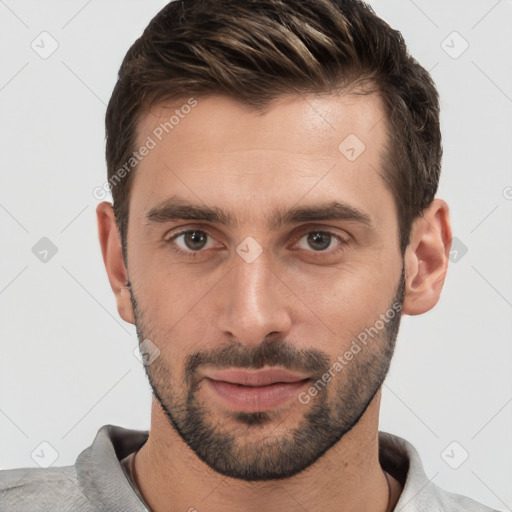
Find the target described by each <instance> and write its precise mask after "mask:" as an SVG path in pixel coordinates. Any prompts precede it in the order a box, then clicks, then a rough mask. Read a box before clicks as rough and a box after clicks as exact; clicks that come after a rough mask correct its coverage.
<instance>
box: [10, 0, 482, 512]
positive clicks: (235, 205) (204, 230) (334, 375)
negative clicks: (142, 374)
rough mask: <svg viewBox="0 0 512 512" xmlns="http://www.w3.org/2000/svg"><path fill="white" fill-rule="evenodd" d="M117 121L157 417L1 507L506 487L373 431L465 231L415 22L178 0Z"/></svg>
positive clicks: (98, 443) (353, 503)
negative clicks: (458, 235)
mask: <svg viewBox="0 0 512 512" xmlns="http://www.w3.org/2000/svg"><path fill="white" fill-rule="evenodd" d="M106 132H107V148H106V156H107V166H108V175H109V186H110V188H111V191H112V195H113V205H112V204H110V203H108V202H102V203H101V204H99V205H98V207H97V216H98V227H99V238H100V244H101V248H102V253H103V258H104V262H105V266H106V270H107V274H108V278H109V281H110V284H111V286H112V289H113V291H114V294H115V297H116V301H117V307H118V311H119V314H120V316H121V317H122V318H123V319H124V320H125V321H127V322H130V323H133V324H134V325H135V326H136V329H137V334H138V337H139V341H140V346H141V351H142V352H143V355H144V363H145V368H146V372H147V375H148V379H149V382H150V385H151V387H152V390H153V395H154V399H153V404H152V416H151V429H150V432H149V433H148V432H139V431H133V430H127V429H123V428H121V427H116V426H112V425H106V426H104V427H102V428H101V429H100V431H99V432H98V435H97V437H96V439H95V441H94V443H93V444H92V446H90V447H89V448H87V449H86V450H84V451H83V452H82V453H81V454H80V456H79V457H78V459H77V462H76V464H75V465H74V466H70V467H65V468H53V469H46V470H42V469H38V470H35V469H30V470H27V469H25V470H22V469H20V470H11V471H5V472H3V473H1V477H0V482H1V487H0V488H1V490H2V495H1V496H2V498H1V500H2V502H1V503H2V510H13V511H29V510H31V511H32V510H48V511H50V510H51V511H60V510H62V511H64V510H66V511H67V510H73V511H95V510H108V511H111V510H120V511H121V510H122V511H143V510H152V511H154V512H165V511H174V510H176V511H180V510H183V511H186V510H188V511H196V510H197V511H199V512H201V511H208V512H217V511H223V512H226V511H232V510H233V511H234V510H247V511H279V512H282V511H285V512H286V511H292V510H293V511H295V510H307V511H310V512H313V511H320V510H322V511H325V510H333V511H334V510H336V511H344V512H349V511H362V510H364V511H372V512H380V511H382V512H383V511H390V510H405V511H420V510H421V511H426V510H428V511H441V510H450V511H456V510H460V511H463V510H464V511H488V510H491V509H489V508H487V507H485V506H483V505H480V504H478V503H476V502H475V501H473V500H471V499H469V498H466V497H463V496H459V495H455V494H452V493H449V492H446V491H444V490H442V489H441V488H439V487H437V486H435V485H434V484H432V483H429V482H428V479H427V478H426V476H425V474H424V472H423V469H422V466H421V462H420V460H419V457H418V454H417V452H416V451H415V449H414V448H413V447H412V446H411V445H410V444H409V443H408V442H407V441H405V440H403V439H400V438H398V437H396V436H393V435H391V434H386V433H383V432H379V431H378V418H379V404H380V397H381V386H382V383H383V381H384V379H385V377H386V374H387V372H388V369H389V365H390V361H391V358H392V355H393V351H394V346H395V339H396V336H397V333H398V328H399V323H400V317H401V314H402V313H404V314H408V315H418V314H422V313H425V312H426V311H429V310H430V309H431V308H432V307H434V306H435V304H436V303H437V301H438V299H439V296H440V294H441V290H442V287H443V283H444V279H445V275H446V271H447V264H448V254H449V249H450V244H451V228H450V222H449V213H448V206H447V204H446V203H445V202H444V201H442V200H441V199H437V198H435V194H436V190H437V185H438V181H439V172H440V160H441V153H442V150H441V136H440V132H439V107H438V96H437V92H436V89H435V86H434V84H433V83H432V80H431V78H430V76H429V74H428V73H427V72H426V71H425V70H424V69H423V68H422V67H421V66H420V65H419V64H418V63H417V62H416V61H415V60H414V59H413V58H412V57H410V56H409V55H408V53H407V50H406V47H405V44H404V42H403V40H402V38H401V36H400V34H399V33H398V32H396V31H394V30H392V29H391V28H390V27H389V26H388V25H387V24H385V23H384V22H383V21H382V20H380V19H379V18H378V17H376V16H375V14H374V13H373V11H372V10H371V9H370V8H369V7H367V6H365V5H364V4H363V3H360V2H358V1H355V0H307V1H306V0H305V1H301V2H298V1H291V0H288V1H286V2H281V1H279V0H258V1H255V0H246V1H241V0H236V1H235V0H225V1H222V2H219V1H213V0H202V1H199V0H197V1H196V0H183V1H181V2H180V1H174V2H171V3H170V4H168V5H167V6H166V7H165V8H164V9H163V10H162V11H161V12H160V13H159V14H158V15H157V16H156V17H155V18H154V19H153V20H152V22H151V23H150V24H149V26H148V27H147V29H146V30H145V32H144V34H143V35H142V37H141V38H140V39H139V40H137V41H136V42H135V44H134V45H133V46H132V47H131V48H130V50H129V51H128V53H127V55H126V57H125V59H124V62H123V64H122V66H121V69H120V72H119V79H118V82H117V84H116V87H115V89H114V92H113V95H112V98H111V100H110V103H109V105H108V109H107V116H106Z"/></svg>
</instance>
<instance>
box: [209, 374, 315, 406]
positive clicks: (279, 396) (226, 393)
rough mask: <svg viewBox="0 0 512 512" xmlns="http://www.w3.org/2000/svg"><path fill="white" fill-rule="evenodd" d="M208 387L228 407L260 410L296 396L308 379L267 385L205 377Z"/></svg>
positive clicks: (280, 403) (281, 403) (278, 404)
mask: <svg viewBox="0 0 512 512" xmlns="http://www.w3.org/2000/svg"><path fill="white" fill-rule="evenodd" d="M205 381H206V383H207V384H208V386H209V388H210V389H211V390H212V391H213V392H214V393H215V394H216V395H217V396H218V397H219V398H220V399H221V400H222V401H223V402H224V403H225V404H227V405H228V407H229V408H230V409H234V410H237V411H244V412H261V411H267V410H269V409H274V408H276V407H279V406H280V405H283V404H284V403H286V402H288V401H289V400H290V399H292V398H297V395H298V393H299V392H300V390H301V389H302V388H303V387H304V386H305V385H306V384H307V383H308V381H309V379H306V380H301V381H298V382H277V383H275V384H270V385H268V386H255V387H251V386H242V385H239V384H231V383H229V382H224V381H220V380H212V379H209V378H205Z"/></svg>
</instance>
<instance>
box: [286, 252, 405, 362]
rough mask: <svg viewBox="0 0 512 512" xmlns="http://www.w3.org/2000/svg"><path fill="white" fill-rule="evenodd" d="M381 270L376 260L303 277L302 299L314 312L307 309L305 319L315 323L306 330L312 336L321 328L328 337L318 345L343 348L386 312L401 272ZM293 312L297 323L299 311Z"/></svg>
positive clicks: (301, 282)
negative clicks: (324, 274) (323, 342)
mask: <svg viewBox="0 0 512 512" xmlns="http://www.w3.org/2000/svg"><path fill="white" fill-rule="evenodd" d="M382 269H383V265H382V262H381V263H378V262H375V264H374V265H364V266H362V265H361V266H360V267H358V266H357V265H352V266H350V267H348V266H347V267H344V268H343V269H334V272H333V273H331V274H329V275H328V277H325V278H324V279H322V280H319V279H309V278H308V277H307V276H304V275H303V276H302V278H301V281H300V288H299V289H300V290H301V299H302V301H303V304H305V305H306V306H307V307H308V308H309V310H310V311H313V312H314V313H315V315H314V316H311V314H310V313H309V312H308V315H307V318H309V319H310V320H309V321H310V322H312V323H313V324H314V325H310V326H309V327H308V328H307V329H308V331H309V333H310V335H311V334H312V333H314V332H315V330H317V329H318V328H319V327H320V329H321V330H322V332H324V333H325V336H326V337H327V338H328V339H329V340H330V341H329V344H328V345H325V346H324V347H319V348H323V349H324V350H326V351H327V352H328V353H332V352H333V351H334V350H338V351H340V350H342V349H344V347H346V346H347V345H350V342H351V340H352V338H354V337H357V335H358V334H359V333H360V332H362V331H364V329H365V328H367V327H370V326H372V325H374V324H375V322H376V321H377V320H378V319H379V318H380V315H381V314H385V313H386V312H387V311H388V309H389V308H390V306H391V302H392V300H393V298H394V293H395V291H396V287H397V285H398V283H399V276H400V272H399V271H398V270H397V271H395V269H394V268H393V267H391V268H390V270H388V271H387V272H384V271H383V270H382ZM395 274H396V279H395ZM322 281H323V283H322ZM319 290H322V291H321V292H320V291H319ZM302 311H304V306H303V307H302ZM296 315H297V316H296V321H297V322H299V323H300V322H301V319H300V311H298V310H297V311H296ZM317 339H318V333H317ZM334 347H337V348H336V349H334Z"/></svg>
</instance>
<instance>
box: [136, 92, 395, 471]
mask: <svg viewBox="0 0 512 512" xmlns="http://www.w3.org/2000/svg"><path fill="white" fill-rule="evenodd" d="M194 101H195V102H196V104H195V105H194V106H193V108H184V107H183V105H187V104H192V103H191V102H188V103H187V100H186V99H185V100H184V101H183V102H182V103H179V104H176V105H175V104H173V105H172V108H163V107H162V106H160V108H157V109H154V110H153V111H152V112H151V113H150V114H148V115H147V116H146V117H144V118H143V119H142V120H141V123H140V126H139V133H138V136H139V137H138V138H139V143H140V146H142V145H143V144H146V143H147V141H149V139H148V137H149V138H151V139H152V140H153V141H154V143H155V144H154V146H153V144H152V143H150V144H149V145H151V146H153V147H152V148H151V150H150V151H149V152H148V154H147V156H145V157H144V158H143V160H142V161H141V162H140V163H139V167H138V169H137V171H136V174H135V176H134V181H133V185H132V191H131V197H130V211H129V224H128V243H127V247H128V259H127V271H128V275H129V280H130V283H131V289H130V291H131V297H130V298H131V304H132V308H133V314H134V319H135V324H136V327H137V333H138V336H139V340H140V342H143V341H144V340H149V341H145V344H146V346H149V347H151V350H154V351H155V353H158V352H156V349H158V350H159V355H158V357H156V359H154V361H152V362H151V364H149V365H147V366H146V371H147V375H148V378H149V381H150V384H151V386H152V389H153V392H154V396H155V398H156V399H157V400H158V401H159V403H160V405H161V407H162V409H163V411H164V412H165V414H166V417H167V418H168V420H169V422H170V423H171V425H172V426H173V428H174V429H175V430H176V431H177V432H178V433H179V434H180V435H181V437H182V438H183V440H184V441H185V442H186V443H187V444H188V446H189V447H190V448H191V449H192V450H193V451H194V452H195V453H196V454H197V456H198V457H199V458H200V459H202V460H203V461H204V462H205V463H206V464H208V465H209V466H210V467H211V468H213V469H214V470H216V471H218V472H219V473H222V474H224V475H227V476H230V477H235V478H241V479H245V480H266V479H276V478H284V477H289V476H292V475H294V474H297V473H298V472H300V471H302V470H304V469H305V468H307V467H308V466H310V465H311V464H313V463H314V462H315V461H316V460H317V459H318V458H319V457H321V456H322V455H323V454H324V453H325V452H326V451H327V450H328V449H329V448H331V447H332V446H333V445H335V444H336V443H337V442H338V441H339V440H340V439H341V438H342V437H343V436H344V435H345V434H346V433H347V432H349V431H350V430H351V429H352V428H353V427H354V426H355V425H356V424H357V422H358V420H359V419H360V418H361V417H362V415H363V414H364V413H365V411H366V410H367V407H368V406H369V404H370V403H371V401H372V399H373V397H374V396H375V394H376V393H377V391H378V390H379V388H380V386H381V384H382V382H383V380H384V377H385V375H386V373H387V371H388V368H389V363H390V360H391V357H392V354H393V349H394V341H395V337H396V334H397V331H398V325H399V321H400V308H401V304H402V300H403V293H404V273H403V271H404V267H403V259H402V256H401V254H400V251H399V233H398V223H397V217H396V209H395V205H394V202H393V197H392V195H391V193H390V191H389V190H388V189H387V188H386V185H385V182H384V180H383V179H382V177H381V175H380V172H381V171H380V169H381V168H382V154H383V151H384V146H385V144H386V126H385V123H384V122H383V118H384V112H383V108H382V105H381V102H380V99H379V97H378V96H376V95H373V94H372V95H344V96H340V97H337V96H334V95H333V96H322V97H320V96H309V97H306V98H302V97H298V96H283V97H281V98H279V99H278V100H277V101H275V102H274V103H273V104H271V106H270V108H269V109H268V110H267V111H266V112H265V113H264V114H262V113H258V112H255V111H252V110H250V109H248V108H246V107H243V106H242V105H241V104H239V103H237V102H235V101H234V100H232V99H228V98H224V97H220V96H216V97H210V98H204V99H201V98H197V99H196V100H194ZM175 110H177V111H178V112H176V114H178V113H179V115H177V116H175V117H176V118H178V117H179V121H178V122H176V120H174V122H173V123H172V129H170V128H169V125H167V130H168V132H169V133H168V134H166V131H165V130H162V123H165V122H166V121H168V120H169V117H170V116H171V115H173V114H174V112H175ZM160 139H161V140H160ZM138 147H139V146H138Z"/></svg>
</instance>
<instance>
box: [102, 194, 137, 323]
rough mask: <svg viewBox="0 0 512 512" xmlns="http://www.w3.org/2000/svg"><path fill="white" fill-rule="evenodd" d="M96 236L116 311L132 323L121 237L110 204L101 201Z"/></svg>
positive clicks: (132, 317)
mask: <svg viewBox="0 0 512 512" xmlns="http://www.w3.org/2000/svg"><path fill="white" fill-rule="evenodd" d="M96 216H97V220H98V236H99V241H100V246H101V253H102V255H103V262H104V264H105V269H106V270H107V276H108V280H109V282H110V286H111V288H112V291H113V292H114V295H115V297H116V302H117V311H118V312H119V315H120V316H121V318H122V319H123V320H125V321H126V322H128V323H131V324H134V323H135V321H134V316H133V309H132V304H131V298H130V287H129V284H127V283H129V281H128V271H127V269H126V266H125V263H124V259H123V251H122V246H121V239H120V236H119V231H118V229H117V223H116V219H115V215H114V210H113V208H112V204H111V203H109V202H107V201H103V202H102V203H100V204H98V206H97V207H96Z"/></svg>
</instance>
